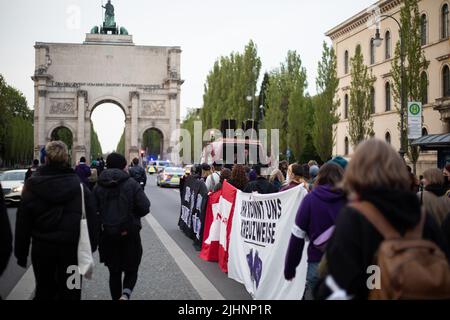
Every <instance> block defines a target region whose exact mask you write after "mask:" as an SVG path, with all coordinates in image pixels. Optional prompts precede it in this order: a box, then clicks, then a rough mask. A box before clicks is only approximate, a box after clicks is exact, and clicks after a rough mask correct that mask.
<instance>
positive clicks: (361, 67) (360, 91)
mask: <svg viewBox="0 0 450 320" xmlns="http://www.w3.org/2000/svg"><path fill="white" fill-rule="evenodd" d="M351 68H352V70H351V77H352V81H351V85H350V104H349V114H348V121H349V136H350V141H351V143H352V145H353V146H357V145H358V144H359V143H360V142H362V141H363V140H365V139H367V138H369V137H370V136H373V134H374V132H373V120H372V118H371V115H372V110H371V109H372V108H371V98H370V97H371V88H372V85H373V83H374V82H375V78H374V77H373V76H372V72H370V73H369V70H368V68H367V66H366V65H365V64H364V57H363V54H362V52H361V46H359V45H358V46H357V47H356V52H355V56H354V57H353V58H352V59H351Z"/></svg>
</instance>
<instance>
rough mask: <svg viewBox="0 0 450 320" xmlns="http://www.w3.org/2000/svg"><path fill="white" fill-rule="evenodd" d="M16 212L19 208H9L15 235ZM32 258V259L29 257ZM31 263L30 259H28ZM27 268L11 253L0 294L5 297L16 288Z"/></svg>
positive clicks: (1, 282)
mask: <svg viewBox="0 0 450 320" xmlns="http://www.w3.org/2000/svg"><path fill="white" fill-rule="evenodd" d="M16 213H17V208H14V207H10V208H8V217H9V222H10V224H11V230H12V232H13V235H14V229H15V225H16ZM28 260H30V259H28ZM28 263H30V261H28ZM25 271H26V269H23V268H21V267H19V266H18V265H17V263H16V259H15V258H14V255H13V254H12V255H11V259H10V260H9V264H8V267H7V268H6V270H5V272H4V273H3V275H2V276H1V278H0V296H2V297H3V298H5V297H7V296H8V294H9V293H10V292H11V290H12V289H13V288H14V286H15V285H16V283H17V282H18V281H19V280H20V278H21V277H22V276H23V275H24V273H25Z"/></svg>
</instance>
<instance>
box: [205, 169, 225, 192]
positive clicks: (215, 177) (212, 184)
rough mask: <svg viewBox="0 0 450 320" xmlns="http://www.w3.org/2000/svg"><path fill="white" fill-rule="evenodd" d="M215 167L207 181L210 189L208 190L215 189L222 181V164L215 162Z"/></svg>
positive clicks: (207, 186)
mask: <svg viewBox="0 0 450 320" xmlns="http://www.w3.org/2000/svg"><path fill="white" fill-rule="evenodd" d="M213 168H214V172H213V173H211V174H210V175H209V176H208V177H207V178H206V181H205V184H206V188H207V189H208V192H211V191H213V190H214V189H215V188H216V185H218V184H219V182H220V181H221V178H220V176H221V171H220V170H221V169H222V166H221V165H220V164H217V163H215V162H214V164H213Z"/></svg>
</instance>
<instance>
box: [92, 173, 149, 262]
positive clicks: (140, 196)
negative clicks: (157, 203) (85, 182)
mask: <svg viewBox="0 0 450 320" xmlns="http://www.w3.org/2000/svg"><path fill="white" fill-rule="evenodd" d="M118 192H119V193H123V194H124V195H125V196H126V197H127V201H128V203H129V204H130V205H131V206H132V208H133V209H132V212H131V214H132V218H133V221H132V222H133V225H134V226H136V227H137V228H135V229H133V231H136V230H137V232H131V233H129V234H128V235H127V236H124V237H123V238H119V239H112V238H110V237H108V236H106V235H105V234H103V233H102V234H101V236H100V247H99V251H100V261H101V262H104V263H105V264H106V265H107V266H108V267H111V268H114V269H117V270H136V268H137V267H138V266H139V264H140V261H141V257H142V244H141V240H140V236H139V230H140V229H141V227H142V224H141V218H142V217H144V216H145V215H147V214H148V213H149V211H150V201H149V200H148V198H147V196H146V195H145V193H144V190H142V188H141V186H140V185H139V183H137V182H136V181H135V180H134V179H132V178H131V177H130V175H129V174H128V173H126V172H125V171H123V170H120V169H107V170H104V171H103V172H102V174H101V175H100V177H99V179H98V183H97V186H96V187H95V188H94V195H95V203H96V207H97V211H98V212H102V210H103V208H102V203H105V199H107V197H108V194H109V193H118ZM106 214H108V213H107V212H102V213H101V214H100V215H106Z"/></svg>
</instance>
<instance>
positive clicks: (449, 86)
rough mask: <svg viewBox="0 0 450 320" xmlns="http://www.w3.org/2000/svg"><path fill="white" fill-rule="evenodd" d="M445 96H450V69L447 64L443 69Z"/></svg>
mask: <svg viewBox="0 0 450 320" xmlns="http://www.w3.org/2000/svg"><path fill="white" fill-rule="evenodd" d="M442 83H443V90H442V91H443V96H444V97H450V69H449V67H448V66H447V65H446V66H444V69H443V70H442Z"/></svg>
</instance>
